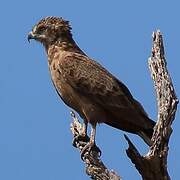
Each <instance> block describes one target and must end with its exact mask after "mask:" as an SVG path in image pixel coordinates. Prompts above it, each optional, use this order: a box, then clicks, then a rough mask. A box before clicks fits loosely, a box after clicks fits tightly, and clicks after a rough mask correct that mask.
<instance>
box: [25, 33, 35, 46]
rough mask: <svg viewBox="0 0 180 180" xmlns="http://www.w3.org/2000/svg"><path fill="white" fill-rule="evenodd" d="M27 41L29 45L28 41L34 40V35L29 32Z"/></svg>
mask: <svg viewBox="0 0 180 180" xmlns="http://www.w3.org/2000/svg"><path fill="white" fill-rule="evenodd" d="M27 39H28V42H29V43H30V40H31V39H36V36H35V34H33V32H32V31H31V32H30V33H29V34H28V37H27Z"/></svg>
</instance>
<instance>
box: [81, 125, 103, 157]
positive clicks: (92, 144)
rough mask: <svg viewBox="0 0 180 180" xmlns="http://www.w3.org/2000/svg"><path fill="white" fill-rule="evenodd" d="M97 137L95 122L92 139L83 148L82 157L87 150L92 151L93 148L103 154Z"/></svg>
mask: <svg viewBox="0 0 180 180" xmlns="http://www.w3.org/2000/svg"><path fill="white" fill-rule="evenodd" d="M95 137H96V124H93V125H92V129H91V136H90V140H89V142H88V143H87V144H86V145H85V146H84V147H83V149H82V150H81V159H83V156H84V154H85V153H86V152H90V151H92V150H94V151H96V152H98V154H99V156H101V150H100V149H99V148H98V147H97V146H96V143H95Z"/></svg>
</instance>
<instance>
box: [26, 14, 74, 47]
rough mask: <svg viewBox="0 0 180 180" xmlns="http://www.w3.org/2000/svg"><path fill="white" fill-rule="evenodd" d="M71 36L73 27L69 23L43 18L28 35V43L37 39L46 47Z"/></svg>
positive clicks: (62, 20)
mask: <svg viewBox="0 0 180 180" xmlns="http://www.w3.org/2000/svg"><path fill="white" fill-rule="evenodd" d="M71 36H72V35H71V27H70V25H69V22H68V21H65V20H64V19H63V18H59V17H53V16H50V17H46V18H43V19H42V20H40V21H39V22H38V23H37V24H36V25H35V26H34V27H33V29H32V31H31V32H30V33H29V34H28V41H29V42H30V40H31V39H35V40H37V41H39V42H41V43H42V44H44V45H45V46H46V45H50V44H53V43H55V42H56V41H61V40H63V39H64V38H70V37H71Z"/></svg>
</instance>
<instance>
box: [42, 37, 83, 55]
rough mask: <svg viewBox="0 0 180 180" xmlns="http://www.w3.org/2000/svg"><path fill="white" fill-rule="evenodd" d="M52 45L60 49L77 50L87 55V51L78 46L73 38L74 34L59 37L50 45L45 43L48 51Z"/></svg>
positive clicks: (76, 51)
mask: <svg viewBox="0 0 180 180" xmlns="http://www.w3.org/2000/svg"><path fill="white" fill-rule="evenodd" d="M52 46H56V47H58V48H59V50H60V51H68V52H75V53H80V54H84V55H85V53H84V52H83V51H82V50H81V49H80V48H79V47H78V45H77V44H76V43H75V41H74V40H73V38H72V35H69V36H62V37H61V38H58V39H57V40H56V41H55V42H54V43H52V44H50V45H48V46H46V45H45V48H46V51H48V49H49V48H52Z"/></svg>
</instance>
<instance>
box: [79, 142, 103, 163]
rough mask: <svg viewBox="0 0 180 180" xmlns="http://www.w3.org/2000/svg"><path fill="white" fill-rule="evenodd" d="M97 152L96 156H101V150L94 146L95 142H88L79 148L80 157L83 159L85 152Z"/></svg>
mask: <svg viewBox="0 0 180 180" xmlns="http://www.w3.org/2000/svg"><path fill="white" fill-rule="evenodd" d="M86 153H88V154H90V153H91V154H95V153H96V154H97V155H98V157H100V156H101V150H100V149H99V148H98V147H97V146H96V144H95V143H91V142H88V143H87V144H86V145H85V146H84V147H83V149H82V150H81V159H82V160H83V159H84V156H85V154H86Z"/></svg>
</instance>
